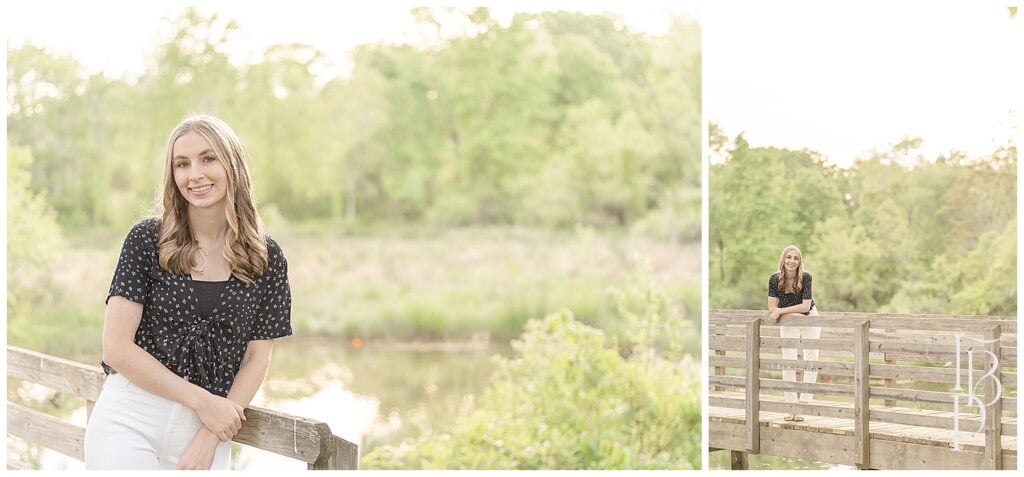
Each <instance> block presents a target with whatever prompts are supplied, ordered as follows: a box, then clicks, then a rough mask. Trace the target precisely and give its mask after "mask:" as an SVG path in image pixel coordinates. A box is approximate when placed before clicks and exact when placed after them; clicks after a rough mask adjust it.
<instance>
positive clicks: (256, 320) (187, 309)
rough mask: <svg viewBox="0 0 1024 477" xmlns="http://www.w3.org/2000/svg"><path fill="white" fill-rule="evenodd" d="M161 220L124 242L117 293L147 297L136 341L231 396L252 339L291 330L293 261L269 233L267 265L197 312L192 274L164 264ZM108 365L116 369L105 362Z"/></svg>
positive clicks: (147, 222) (113, 287)
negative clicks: (160, 252)
mask: <svg viewBox="0 0 1024 477" xmlns="http://www.w3.org/2000/svg"><path fill="white" fill-rule="evenodd" d="M159 234H160V219H159V218H156V217H150V218H147V219H144V220H142V221H141V222H139V223H137V224H135V226H134V227H132V230H131V232H129V233H128V237H127V238H125V240H124V245H123V246H122V248H121V256H120V258H119V259H118V261H117V270H116V271H115V272H114V279H113V280H112V281H111V283H110V292H109V294H108V295H107V301H110V297H111V296H114V295H117V296H122V297H125V298H127V299H129V300H131V301H134V302H137V303H142V304H143V305H144V307H143V309H142V321H141V322H140V323H139V329H138V331H136V333H135V343H136V344H137V345H139V347H141V348H142V349H144V350H146V351H147V352H148V353H149V354H151V355H153V357H155V358H156V359H157V360H158V361H160V362H161V363H163V365H164V366H166V367H167V368H168V369H170V370H171V371H173V372H174V373H175V374H177V375H179V376H181V377H183V378H185V379H187V380H188V381H189V382H191V383H193V384H196V385H198V386H201V387H202V388H204V389H206V390H207V391H210V392H211V393H213V394H216V395H219V396H227V394H228V390H230V389H231V383H232V382H234V379H235V374H236V373H238V369H239V367H240V366H241V362H242V356H243V355H244V354H245V349H246V346H247V345H248V343H249V341H250V340H263V339H271V338H280V337H283V336H288V335H291V334H292V328H291V290H290V288H289V286H288V262H287V261H286V260H285V258H284V253H283V252H282V251H281V247H280V246H278V244H277V242H275V241H273V240H272V239H270V237H267V253H268V264H267V272H266V273H265V274H264V275H263V276H262V277H259V278H256V279H255V280H254V282H253V283H252V284H251V285H246V284H245V283H243V282H242V281H240V280H238V279H237V278H235V277H234V276H233V275H232V276H231V277H230V279H229V280H228V283H227V285H226V286H225V287H224V291H223V292H222V293H221V295H220V298H219V299H218V302H217V303H216V305H215V306H214V309H213V311H212V312H211V313H210V315H209V316H200V314H199V313H198V312H197V311H196V308H197V306H198V301H197V298H196V293H195V290H194V289H193V287H192V277H191V275H174V274H172V273H171V272H168V271H167V270H165V269H163V268H161V267H160V263H159V261H158V255H157V240H158V239H159ZM102 364H103V369H104V370H105V371H106V372H107V374H110V373H111V372H114V371H113V370H112V369H111V368H110V367H109V366H107V364H106V363H102Z"/></svg>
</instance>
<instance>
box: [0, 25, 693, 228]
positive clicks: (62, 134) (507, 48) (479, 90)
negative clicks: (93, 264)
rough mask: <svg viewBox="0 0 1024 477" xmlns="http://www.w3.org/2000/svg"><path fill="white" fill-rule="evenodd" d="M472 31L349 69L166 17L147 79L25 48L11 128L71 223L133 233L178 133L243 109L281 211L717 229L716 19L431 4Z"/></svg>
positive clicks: (272, 209)
mask: <svg viewBox="0 0 1024 477" xmlns="http://www.w3.org/2000/svg"><path fill="white" fill-rule="evenodd" d="M412 13H413V14H414V15H415V16H416V18H417V21H418V22H419V24H420V27H421V28H427V29H429V27H431V26H432V25H433V26H435V27H436V30H435V31H436V32H440V23H439V21H440V20H438V19H437V18H436V17H439V16H441V14H444V15H446V16H445V17H444V18H445V21H452V20H451V18H452V15H456V16H460V17H461V20H462V22H463V23H465V24H466V29H467V31H468V33H467V34H464V35H460V36H456V37H451V38H444V37H442V36H441V35H440V33H437V35H436V37H435V38H434V41H433V43H432V44H429V45H425V46H412V45H407V44H401V45H384V44H371V45H362V46H360V47H358V48H357V49H356V50H355V51H354V52H353V57H352V58H353V62H354V69H353V70H352V72H351V75H350V76H347V77H340V76H339V77H334V78H326V79H325V78H318V73H319V72H321V71H323V70H324V69H325V68H326V67H327V66H328V59H327V58H326V57H325V56H324V54H323V53H322V52H320V51H318V50H317V49H316V48H314V47H312V46H309V45H303V44H286V45H275V46H271V47H269V48H268V49H267V50H266V51H265V53H264V55H263V56H262V60H261V61H258V62H256V63H253V64H235V63H233V62H231V61H229V58H228V56H227V55H226V53H225V52H226V51H228V48H229V47H230V46H232V45H234V43H233V42H234V41H235V38H236V36H237V35H238V33H239V31H240V27H239V25H237V24H236V23H234V22H233V21H227V20H223V19H221V18H218V17H217V16H215V15H207V14H204V13H200V12H198V11H196V10H192V9H190V10H187V11H185V12H184V13H183V14H182V15H181V16H179V17H177V18H171V19H168V21H169V22H170V24H171V26H172V28H173V33H172V34H171V35H170V36H169V37H168V38H167V39H166V41H163V42H162V43H160V44H158V45H155V46H154V47H153V48H152V49H151V50H150V53H149V54H148V56H147V67H146V69H145V72H144V74H142V75H141V76H140V77H138V78H119V79H110V78H107V77H106V76H105V75H103V74H91V75H89V74H87V73H86V71H85V68H84V67H83V65H82V64H80V63H79V62H78V61H76V60H75V59H74V58H71V57H66V56H60V55H58V54H54V53H52V52H50V51H47V50H45V49H41V48H39V47H37V46H33V45H31V44H24V45H9V46H8V65H7V66H8V69H7V84H8V106H9V114H8V134H9V141H10V144H11V145H12V146H27V147H29V148H30V150H29V151H27V152H28V153H29V154H30V156H31V158H32V159H31V160H29V161H23V162H22V164H23V165H26V164H27V165H26V167H27V168H28V171H29V172H30V173H31V189H32V190H33V191H34V192H35V193H36V194H37V196H38V197H40V198H42V199H43V200H45V201H47V202H48V203H49V204H50V205H51V206H52V208H53V210H54V211H55V213H56V216H57V218H58V221H59V223H60V224H61V226H62V227H63V228H64V229H65V230H67V229H68V228H78V227H82V226H96V225H105V226H111V227H114V228H117V229H124V228H126V227H127V226H129V225H130V224H131V223H132V222H134V221H135V220H137V219H138V218H139V217H140V216H141V215H143V214H144V213H146V212H148V211H149V209H150V206H151V205H152V202H153V198H154V197H155V190H156V188H157V187H158V185H159V181H160V178H161V174H162V167H163V165H162V160H163V157H162V154H163V149H164V144H165V141H166V137H167V134H168V133H169V132H170V130H171V129H172V128H173V127H174V125H176V124H177V123H178V122H179V121H180V120H181V119H183V118H184V117H185V116H186V115H187V114H190V113H197V112H203V113H209V114H214V115H217V116H219V117H221V118H223V119H225V120H226V121H227V122H228V123H229V124H231V125H232V127H233V128H234V129H235V131H236V132H238V133H239V135H240V136H241V137H242V140H243V142H244V144H245V145H246V146H247V148H248V150H249V152H250V154H251V156H252V157H253V162H252V168H253V174H254V178H255V181H256V193H257V198H258V200H259V202H260V204H261V207H262V208H263V211H264V213H265V214H267V215H272V216H278V217H284V218H286V219H287V220H289V221H305V220H310V219H315V220H329V221H331V222H338V223H346V224H353V223H356V224H365V223H372V222H398V221H401V222H404V223H408V222H413V223H418V222H424V223H426V222H429V223H436V224H441V225H462V224H524V225H532V226H543V227H564V226H570V227H571V226H573V225H575V224H587V225H592V226H596V227H615V228H624V227H631V228H633V229H634V230H637V229H639V231H641V232H643V233H651V234H655V235H658V236H662V237H670V238H672V239H677V240H679V239H692V238H696V237H698V236H699V225H700V218H699V210H700V209H699V204H700V163H701V161H700V29H699V26H698V25H697V24H695V23H692V22H688V21H685V20H682V19H677V20H676V21H675V23H674V24H673V26H672V27H671V29H670V30H669V31H668V33H666V34H665V35H664V36H657V37H651V36H649V35H644V34H640V33H635V32H632V31H630V30H629V29H627V28H626V27H625V26H623V24H622V22H621V20H620V19H617V18H615V17H612V16H603V15H584V14H580V13H567V12H547V13H541V14H517V15H516V16H515V17H514V19H513V20H512V22H511V24H510V25H509V26H507V27H506V26H501V25H500V24H498V23H497V22H496V21H495V20H494V19H493V18H491V16H490V14H489V11H488V10H487V9H485V8H479V9H475V10H472V11H458V10H446V11H439V10H431V9H426V8H421V9H414V10H413V12H412Z"/></svg>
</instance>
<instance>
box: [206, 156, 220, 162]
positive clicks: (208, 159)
mask: <svg viewBox="0 0 1024 477" xmlns="http://www.w3.org/2000/svg"><path fill="white" fill-rule="evenodd" d="M203 160H204V161H206V162H210V161H216V160H217V158H216V157H214V156H206V157H204V158H203Z"/></svg>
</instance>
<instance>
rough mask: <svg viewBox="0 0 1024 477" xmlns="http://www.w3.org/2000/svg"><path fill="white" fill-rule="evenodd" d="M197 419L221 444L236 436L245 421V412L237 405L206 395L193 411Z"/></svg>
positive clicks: (230, 401)
mask: <svg viewBox="0 0 1024 477" xmlns="http://www.w3.org/2000/svg"><path fill="white" fill-rule="evenodd" d="M195 411H196V414H199V419H200V420H201V421H203V425H204V426H206V427H207V428H208V429H209V430H210V432H212V433H213V435H214V436H216V437H217V439H220V441H221V442H227V441H229V440H231V438H232V437H235V434H238V430H239V429H241V428H242V421H244V420H245V410H244V409H243V408H242V406H240V405H238V403H236V402H234V401H232V400H230V399H228V398H222V397H220V396H217V395H214V394H208V395H207V396H206V397H205V398H204V399H203V400H202V401H201V402H200V405H199V406H198V407H197V408H196V409H195Z"/></svg>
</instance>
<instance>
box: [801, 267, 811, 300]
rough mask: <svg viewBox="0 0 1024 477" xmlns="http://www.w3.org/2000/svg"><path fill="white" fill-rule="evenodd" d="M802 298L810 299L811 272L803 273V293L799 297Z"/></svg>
mask: <svg viewBox="0 0 1024 477" xmlns="http://www.w3.org/2000/svg"><path fill="white" fill-rule="evenodd" d="M801 298H802V299H804V300H810V299H811V274H810V273H804V294H803V296H802V297H801Z"/></svg>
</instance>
